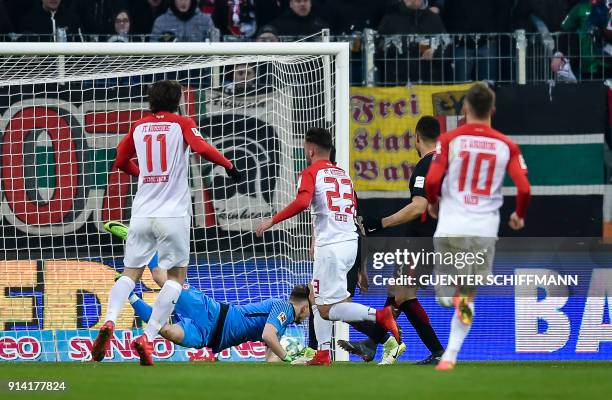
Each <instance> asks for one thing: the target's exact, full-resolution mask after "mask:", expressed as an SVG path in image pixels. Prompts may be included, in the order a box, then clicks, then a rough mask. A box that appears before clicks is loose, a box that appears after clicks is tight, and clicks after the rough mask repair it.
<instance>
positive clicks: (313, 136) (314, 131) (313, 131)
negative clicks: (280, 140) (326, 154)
mask: <svg viewBox="0 0 612 400" xmlns="http://www.w3.org/2000/svg"><path fill="white" fill-rule="evenodd" d="M304 140H306V141H307V142H308V143H312V144H316V145H317V146H318V147H319V148H320V149H322V150H325V151H331V149H332V148H333V147H334V140H333V138H332V135H331V133H329V131H328V130H327V129H325V128H316V127H315V128H310V129H308V132H306V138H305V139H304Z"/></svg>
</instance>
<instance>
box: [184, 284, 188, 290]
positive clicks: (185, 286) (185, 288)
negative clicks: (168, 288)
mask: <svg viewBox="0 0 612 400" xmlns="http://www.w3.org/2000/svg"><path fill="white" fill-rule="evenodd" d="M188 289H189V284H188V283H187V282H185V283H183V290H188Z"/></svg>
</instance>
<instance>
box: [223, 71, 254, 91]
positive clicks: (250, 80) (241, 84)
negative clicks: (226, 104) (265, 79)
mask: <svg viewBox="0 0 612 400" xmlns="http://www.w3.org/2000/svg"><path fill="white" fill-rule="evenodd" d="M255 77H256V72H255V68H254V67H253V66H252V65H249V64H238V65H236V66H235V67H234V71H233V74H232V79H231V81H230V82H227V83H226V84H225V86H224V88H223V91H224V92H225V93H227V94H230V95H234V96H238V95H250V94H254V93H255V90H256V89H257V87H256V84H255Z"/></svg>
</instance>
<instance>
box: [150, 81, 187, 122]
mask: <svg viewBox="0 0 612 400" xmlns="http://www.w3.org/2000/svg"><path fill="white" fill-rule="evenodd" d="M182 94H183V88H182V87H181V84H180V83H178V82H177V81H157V82H155V83H154V84H152V85H151V86H150V87H149V108H150V109H151V112H152V113H154V114H155V113H158V112H161V111H167V112H177V111H178V108H179V103H180V102H181V96H182Z"/></svg>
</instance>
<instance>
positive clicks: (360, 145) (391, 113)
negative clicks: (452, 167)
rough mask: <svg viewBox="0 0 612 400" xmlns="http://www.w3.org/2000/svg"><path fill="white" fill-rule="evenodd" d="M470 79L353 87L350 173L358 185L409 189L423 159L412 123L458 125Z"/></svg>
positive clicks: (365, 187) (394, 189)
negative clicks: (425, 119) (427, 120)
mask: <svg viewBox="0 0 612 400" xmlns="http://www.w3.org/2000/svg"><path fill="white" fill-rule="evenodd" d="M470 86H471V85H470V84H462V85H449V86H409V87H390V88H367V87H354V88H352V89H351V103H350V107H351V120H350V135H351V136H350V139H351V150H350V158H351V176H352V177H353V180H354V184H355V189H356V190H357V191H358V192H359V191H363V190H381V191H405V190H407V189H408V180H409V178H410V175H411V173H412V169H413V168H414V165H415V164H416V163H417V161H418V160H419V155H418V153H417V151H416V148H415V136H414V128H415V127H416V124H417V122H418V121H419V119H420V118H421V117H422V116H425V115H433V116H435V117H437V118H438V119H439V120H440V123H441V125H442V129H443V131H445V130H447V129H452V128H454V127H456V126H457V124H458V120H459V116H460V114H461V106H462V103H463V97H464V95H465V92H466V91H467V90H468V89H469V88H470Z"/></svg>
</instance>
